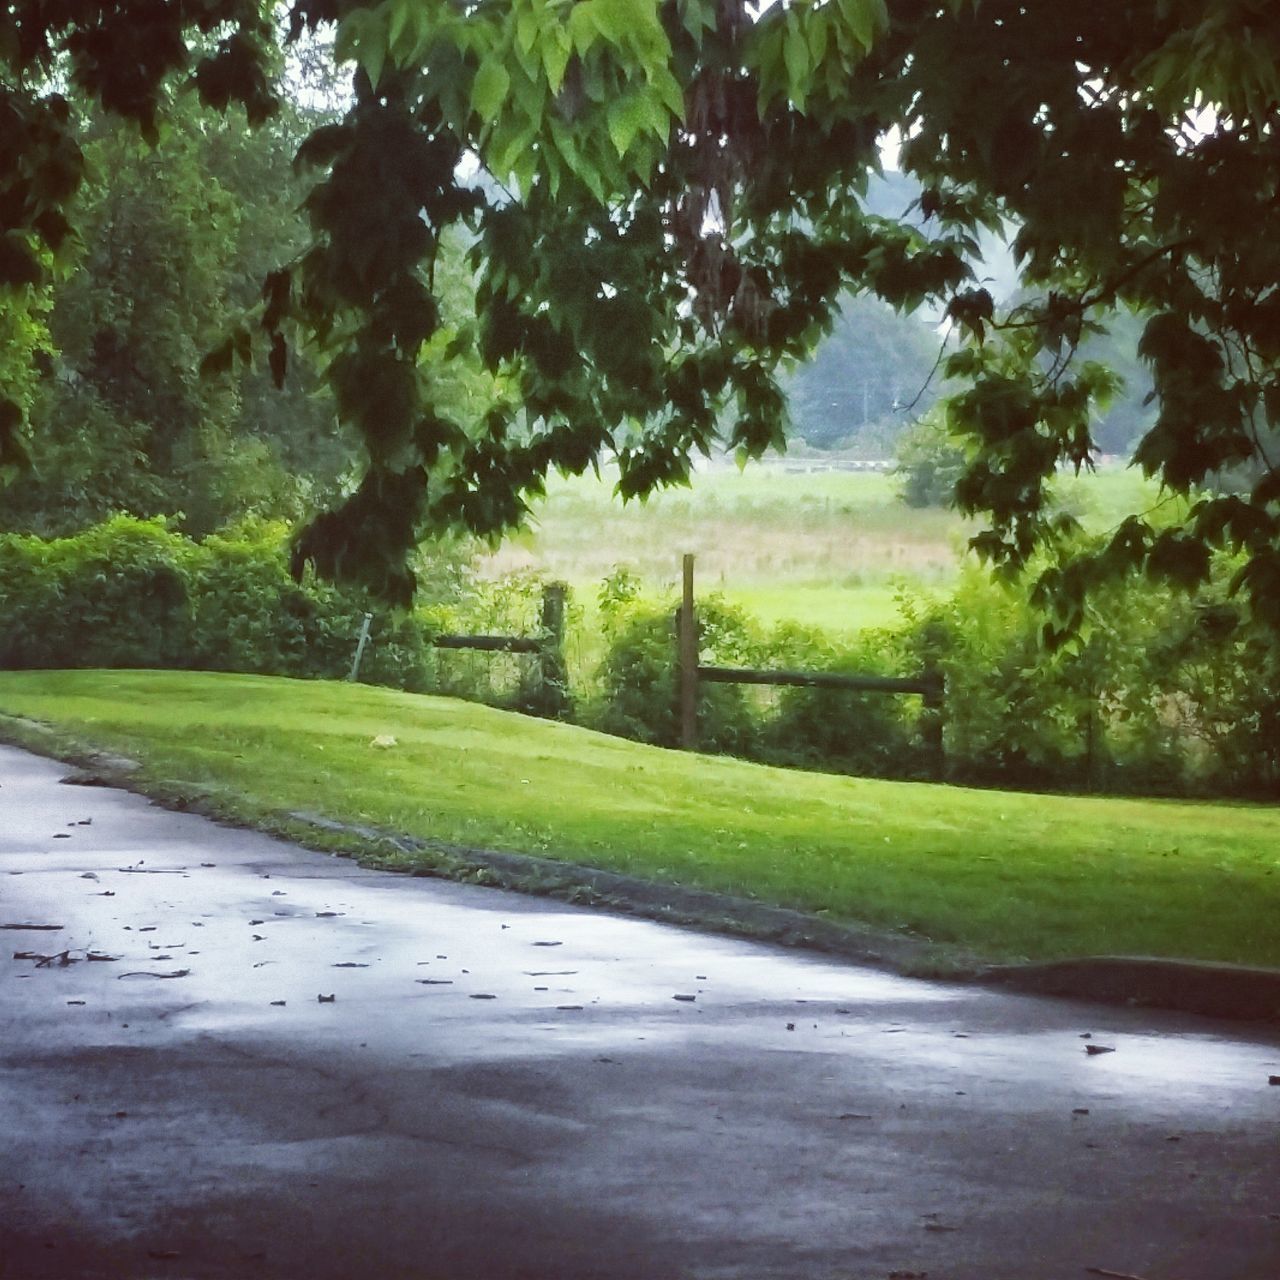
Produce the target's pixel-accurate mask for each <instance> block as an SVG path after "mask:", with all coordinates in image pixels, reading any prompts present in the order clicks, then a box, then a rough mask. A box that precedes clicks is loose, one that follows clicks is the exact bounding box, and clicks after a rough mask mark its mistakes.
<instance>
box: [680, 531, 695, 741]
mask: <svg viewBox="0 0 1280 1280" xmlns="http://www.w3.org/2000/svg"><path fill="white" fill-rule="evenodd" d="M679 618H680V622H679V628H678V631H679V635H678V641H679V645H680V745H681V747H683V748H684V749H685V750H686V751H696V750H697V749H698V619H697V615H696V613H695V612H694V608H693V556H692V555H689V554H686V555H685V558H684V594H683V597H682V599H681V602H680V614H679Z"/></svg>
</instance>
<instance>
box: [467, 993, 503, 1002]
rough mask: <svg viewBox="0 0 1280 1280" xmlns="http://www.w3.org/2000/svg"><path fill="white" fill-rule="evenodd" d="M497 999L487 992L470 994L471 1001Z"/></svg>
mask: <svg viewBox="0 0 1280 1280" xmlns="http://www.w3.org/2000/svg"><path fill="white" fill-rule="evenodd" d="M497 998H498V997H497V996H495V995H491V994H490V993H489V992H487V991H473V992H472V993H471V999H472V1000H496V999H497Z"/></svg>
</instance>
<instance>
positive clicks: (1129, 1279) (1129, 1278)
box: [1085, 1267, 1143, 1280]
mask: <svg viewBox="0 0 1280 1280" xmlns="http://www.w3.org/2000/svg"><path fill="white" fill-rule="evenodd" d="M1085 1274H1086V1275H1091V1276H1107V1277H1108V1278H1109V1280H1143V1278H1142V1276H1135V1275H1134V1274H1133V1272H1132V1271H1108V1270H1107V1268H1106V1267H1085Z"/></svg>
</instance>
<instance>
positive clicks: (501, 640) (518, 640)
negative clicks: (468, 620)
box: [431, 636, 544, 653]
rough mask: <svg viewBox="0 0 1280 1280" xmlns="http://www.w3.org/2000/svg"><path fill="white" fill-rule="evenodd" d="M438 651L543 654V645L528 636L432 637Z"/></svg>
mask: <svg viewBox="0 0 1280 1280" xmlns="http://www.w3.org/2000/svg"><path fill="white" fill-rule="evenodd" d="M431 644H432V645H433V646H434V647H435V648H437V649H483V650H484V651H485V652H486V653H541V652H542V650H543V647H544V646H543V644H542V642H541V641H539V640H532V639H530V638H529V637H528V636H432V637H431Z"/></svg>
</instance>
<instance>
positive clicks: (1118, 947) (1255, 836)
mask: <svg viewBox="0 0 1280 1280" xmlns="http://www.w3.org/2000/svg"><path fill="white" fill-rule="evenodd" d="M0 712H4V713H7V714H9V715H18V716H24V717H30V718H35V719H38V720H41V721H44V722H47V723H50V724H52V725H54V726H56V727H57V729H58V730H59V731H61V732H62V733H64V734H65V735H67V737H68V739H69V740H74V741H76V742H79V743H83V744H89V745H92V746H95V747H98V748H103V749H109V750H113V751H117V752H122V753H124V754H126V755H130V756H133V757H135V758H137V759H139V760H141V761H143V762H144V765H145V769H144V773H143V775H142V778H143V782H144V784H149V785H152V786H155V787H160V788H163V789H167V790H170V791H172V790H173V789H175V788H176V789H178V790H182V789H186V790H188V791H191V790H196V789H198V790H200V791H202V792H205V793H207V794H209V795H211V796H212V800H213V804H214V805H215V807H216V808H217V809H218V811H219V812H221V813H223V814H224V815H226V816H236V817H239V818H241V819H243V820H247V821H252V822H257V823H260V824H263V825H265V826H268V827H273V828H275V829H282V830H288V829H289V826H288V822H287V821H286V820H285V819H284V817H283V815H287V814H288V813H289V812H291V811H306V812H310V813H318V814H324V815H327V816H329V817H331V818H333V819H337V820H341V821H347V822H358V823H366V824H369V823H371V824H374V825H377V826H380V827H386V828H388V829H391V830H394V831H400V832H406V833H408V834H411V835H415V836H419V837H423V838H427V839H435V840H440V841H446V842H451V843H457V844H464V845H472V846H480V847H487V848H493V849H500V850H509V851H513V852H517V853H533V854H541V855H545V856H551V857H555V858H560V859H565V860H569V861H576V862H581V863H584V864H588V865H592V866H597V867H603V868H606V869H609V870H615V871H620V872H624V873H626V874H629V875H633V876H638V877H641V878H644V879H646V880H649V881H652V882H655V883H659V884H666V883H678V884H680V885H686V886H694V887H701V888H707V889H713V890H720V891H727V892H731V893H735V894H740V895H748V896H753V897H756V898H759V899H760V900H762V901H765V902H770V903H776V904H779V905H784V906H790V907H795V908H799V909H801V910H805V911H811V912H821V913H823V914H824V915H827V916H828V917H830V918H833V919H837V920H847V921H857V922H863V923H868V924H872V925H875V926H878V927H881V928H884V929H891V930H903V931H907V932H909V933H911V934H913V935H916V936H923V937H926V938H929V939H932V940H934V941H935V942H938V943H941V944H951V945H955V946H959V947H962V948H965V949H968V950H970V951H972V952H975V953H977V954H979V955H981V956H984V957H988V958H991V959H1018V958H1028V959H1047V958H1054V957H1062V956H1072V955H1082V954H1117V953H1121V954H1135V953H1141V954H1149V955H1162V956H1181V957H1186V958H1192V959H1205V960H1223V961H1235V962H1241V963H1252V964H1265V965H1280V931H1278V930H1277V929H1276V927H1275V921H1276V918H1277V912H1278V911H1280V853H1278V852H1277V851H1278V850H1280V813H1277V811H1276V810H1274V809H1268V808H1262V807H1254V806H1248V805H1239V804H1194V803H1184V802H1168V801H1164V802H1160V801H1149V800H1129V799H1124V800H1117V799H1092V798H1080V797H1068V796H1042V795H1023V794H1010V793H1002V792H990V791H988V792H984V791H974V790H966V789H962V788H957V787H946V786H929V785H923V784H911V783H886V782H878V781H869V780H864V779H855V778H846V777H833V776H829V775H822V774H811V773H794V772H788V771H785V770H780V769H770V768H766V767H763V766H758V765H750V764H746V763H744V762H742V761H738V760H732V759H726V758H714V757H705V756H688V755H682V754H680V753H677V752H670V751H662V750H658V749H655V748H651V747H645V746H640V745H637V744H635V743H630V742H625V741H623V740H621V739H617V738H610V737H605V736H602V735H600V734H596V733H592V732H590V731H588V730H584V729H580V728H576V727H573V726H569V725H565V724H556V723H548V722H544V721H538V720H532V719H528V718H526V717H521V716H516V715H512V714H510V713H504V712H499V711H495V710H493V709H491V708H487V707H483V706H476V705H472V704H466V703H461V702H456V701H452V700H448V699H441V698H429V697H416V696H413V695H410V694H404V693H398V692H394V691H390V690H385V689H375V688H370V687H366V686H359V685H346V684H331V683H322V682H298V681H289V680H282V679H272V678H266V677H253V676H232V675H207V674H193V673H179V672H125V671H114V672H94V671H74V672H24V673H5V674H3V675H0ZM6 732H12V733H14V734H17V735H18V736H22V730H21V726H20V725H18V726H16V727H15V726H14V725H13V724H10V725H9V726H8V728H7V730H6ZM379 735H389V736H391V737H393V738H394V739H395V743H394V745H391V746H387V747H385V748H383V749H380V748H378V747H376V746H374V745H373V740H374V739H375V738H376V737H378V736H379ZM26 740H27V741H28V742H39V741H44V743H45V746H46V749H47V748H48V746H49V741H48V739H40V738H38V737H36V738H33V737H31V736H30V734H29V733H28V735H27V737H26ZM422 857H423V859H424V860H425V861H427V862H431V860H432V857H431V855H430V854H424V855H422Z"/></svg>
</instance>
